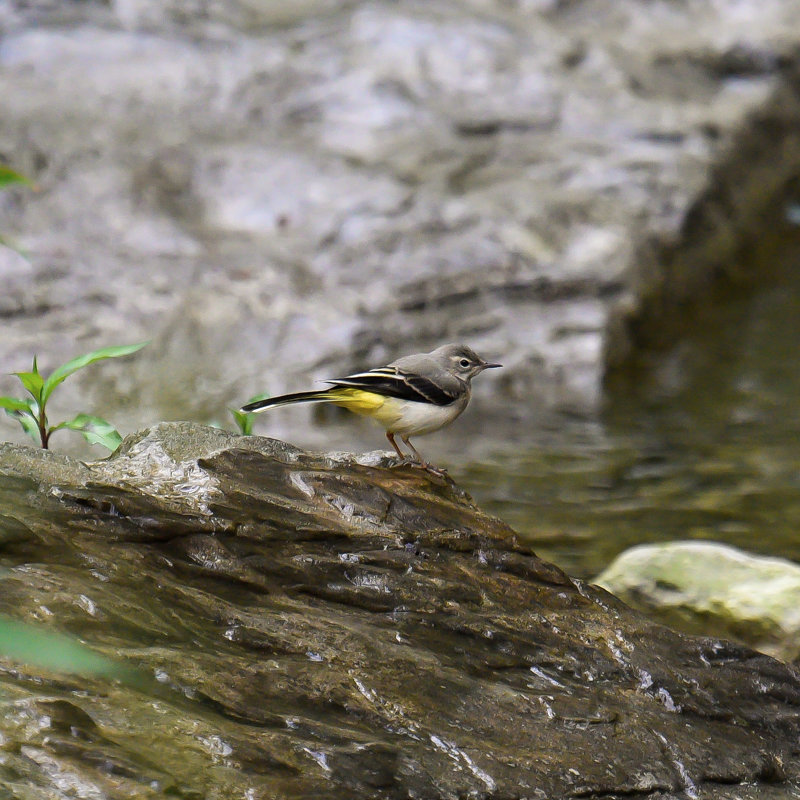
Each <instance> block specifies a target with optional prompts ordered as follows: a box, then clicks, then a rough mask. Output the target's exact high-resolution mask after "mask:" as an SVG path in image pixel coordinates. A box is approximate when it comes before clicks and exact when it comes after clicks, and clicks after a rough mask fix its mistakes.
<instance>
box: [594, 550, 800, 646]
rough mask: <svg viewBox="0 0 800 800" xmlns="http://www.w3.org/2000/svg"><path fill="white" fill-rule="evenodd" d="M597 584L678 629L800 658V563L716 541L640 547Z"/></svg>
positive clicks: (620, 558)
mask: <svg viewBox="0 0 800 800" xmlns="http://www.w3.org/2000/svg"><path fill="white" fill-rule="evenodd" d="M597 583H598V585H600V586H602V587H604V588H605V589H608V591H609V592H612V593H613V594H615V595H617V597H619V598H621V599H622V600H624V601H625V602H626V603H628V604H629V605H632V606H633V607H634V608H638V609H640V610H642V611H645V612H646V613H647V614H648V615H650V616H653V617H655V618H656V619H658V620H660V621H661V622H664V623H666V624H668V625H671V626H673V627H676V628H678V629H680V630H684V631H690V632H694V633H707V632H709V631H712V630H713V631H715V632H717V633H718V634H719V633H722V635H725V636H730V637H732V638H734V639H736V640H738V641H741V642H744V643H746V644H748V645H750V646H751V647H755V648H757V649H758V650H761V651H762V652H765V653H769V654H770V655H773V656H775V657H777V658H782V659H785V660H794V659H796V658H798V656H800V566H798V565H797V564H794V563H792V562H791V561H786V560H785V559H782V558H765V557H762V556H755V555H752V554H750V553H745V552H743V551H741V550H737V549H736V548H735V547H728V546H727V545H722V544H717V543H716V542H668V543H666V544H654V545H641V546H639V547H633V548H631V549H630V550H626V551H625V552H624V553H622V555H620V556H619V557H618V558H616V559H615V560H614V562H613V563H612V564H611V565H610V566H609V567H608V568H607V569H606V570H605V571H604V572H603V574H602V575H600V576H599V577H598V578H597Z"/></svg>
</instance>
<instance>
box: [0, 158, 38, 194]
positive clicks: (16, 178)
mask: <svg viewBox="0 0 800 800" xmlns="http://www.w3.org/2000/svg"><path fill="white" fill-rule="evenodd" d="M14 183H24V184H25V185H26V186H30V187H31V188H33V184H32V183H31V182H30V180H28V178H26V177H25V176H24V175H22V174H20V173H19V172H15V171H14V170H13V169H11V167H7V166H6V165H5V164H0V189H4V188H5V187H6V186H11V185H12V184H14Z"/></svg>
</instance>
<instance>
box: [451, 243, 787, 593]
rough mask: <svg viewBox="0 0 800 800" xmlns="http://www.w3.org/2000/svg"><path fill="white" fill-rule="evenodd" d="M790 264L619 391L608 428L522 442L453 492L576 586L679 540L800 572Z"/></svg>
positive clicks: (585, 425) (465, 474)
mask: <svg viewBox="0 0 800 800" xmlns="http://www.w3.org/2000/svg"><path fill="white" fill-rule="evenodd" d="M780 262H781V263H780V264H779V265H778V266H780V269H779V270H778V272H779V273H780V278H779V279H778V280H777V281H776V283H775V284H774V285H773V286H772V287H771V288H768V289H763V290H760V291H758V292H749V293H746V294H740V295H738V296H736V297H729V298H727V299H726V300H725V302H722V303H719V304H717V305H715V306H714V308H713V309H710V310H705V311H703V312H702V314H701V315H698V317H697V319H696V320H695V321H694V322H693V323H692V326H691V327H692V329H691V331H690V332H689V335H688V336H686V337H685V338H683V339H682V340H681V344H680V345H679V346H677V347H676V348H675V349H674V350H673V351H671V352H668V353H666V354H664V353H662V354H659V356H658V358H659V361H658V365H657V366H656V367H651V368H649V369H646V370H642V371H640V372H638V373H636V374H633V375H627V376H625V378H624V380H620V381H618V382H617V385H615V386H611V387H609V388H610V392H609V400H608V408H607V411H606V413H605V415H604V417H603V419H602V420H600V421H597V422H583V421H561V422H560V423H559V424H558V425H557V426H553V427H552V428H551V429H538V430H536V431H530V430H529V431H518V432H517V435H516V436H515V441H514V445H513V447H512V446H508V445H505V446H504V445H500V446H498V447H496V448H495V449H494V450H493V451H489V452H488V453H487V454H486V456H485V458H484V460H483V461H482V463H479V464H476V463H473V464H471V465H465V466H464V467H463V468H460V469H454V470H453V472H454V476H455V478H456V479H457V480H458V481H460V482H461V483H462V484H463V485H465V486H467V487H469V490H470V491H471V492H472V494H473V496H474V497H475V499H476V500H477V501H478V502H479V503H480V504H481V505H482V506H483V507H484V508H485V509H487V510H488V511H490V512H491V513H494V514H497V515H498V516H500V517H502V518H503V519H505V520H506V521H507V522H508V523H510V524H511V525H512V526H513V527H514V528H515V529H516V530H518V531H519V532H520V533H521V534H522V535H523V536H524V537H525V538H526V539H528V540H529V541H532V542H533V543H534V544H535V547H536V549H537V551H538V552H539V554H540V555H541V556H543V557H545V558H547V559H549V560H552V561H555V562H556V563H557V564H559V565H560V566H562V567H563V568H565V569H566V570H567V572H569V573H570V574H574V575H577V576H582V577H591V576H594V575H596V574H598V573H599V572H600V571H601V570H602V569H603V568H604V567H605V566H606V565H607V564H608V563H609V562H610V561H611V560H612V559H613V558H614V557H615V556H616V555H617V554H618V553H620V552H621V551H623V550H625V549H626V548H628V547H631V546H633V545H636V544H640V543H644V542H664V541H669V540H676V539H709V540H714V541H719V542H725V543H728V544H731V545H735V546H737V547H741V548H744V549H746V550H748V551H751V552H755V553H761V554H768V555H776V556H782V557H785V558H789V559H793V560H797V561H800V535H799V534H800V359H799V358H798V345H800V269H798V267H800V246H793V247H790V248H786V249H784V250H783V251H782V254H781V256H780Z"/></svg>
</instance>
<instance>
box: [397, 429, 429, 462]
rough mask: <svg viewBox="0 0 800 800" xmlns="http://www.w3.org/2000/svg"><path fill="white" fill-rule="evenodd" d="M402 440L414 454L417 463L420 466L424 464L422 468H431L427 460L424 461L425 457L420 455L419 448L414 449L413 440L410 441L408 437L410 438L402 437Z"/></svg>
mask: <svg viewBox="0 0 800 800" xmlns="http://www.w3.org/2000/svg"><path fill="white" fill-rule="evenodd" d="M400 438H401V439H402V440H403V441H404V442H405V443H406V447H408V449H409V450H411V452H412V453H413V454H414V456H415V457H416V459H417V461H418V462H419V463H420V464H422V466H423V467H427V466H430V465H429V464H428V463H427V462H426V461H425V459H424V458H423V457H422V456H421V455H420V454H419V450H417V448H416V447H414V445H413V444H411V440H410V439H409V437H408V436H401V437H400Z"/></svg>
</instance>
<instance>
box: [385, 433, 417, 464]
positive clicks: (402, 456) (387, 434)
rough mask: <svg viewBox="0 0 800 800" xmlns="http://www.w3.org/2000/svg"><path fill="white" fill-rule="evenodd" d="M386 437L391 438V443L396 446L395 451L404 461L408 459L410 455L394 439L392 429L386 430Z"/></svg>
mask: <svg viewBox="0 0 800 800" xmlns="http://www.w3.org/2000/svg"><path fill="white" fill-rule="evenodd" d="M386 438H387V439H388V440H389V444H390V445H391V446H392V447H394V451H395V453H397V455H399V456H400V458H401V459H402V460H403V461H408V456H407V455H406V454H405V453H404V452H403V451H402V450H401V449H400V448H399V447H398V446H397V442H396V441H395V440H394V434H393V433H392V432H391V431H386ZM412 450H413V448H412Z"/></svg>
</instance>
